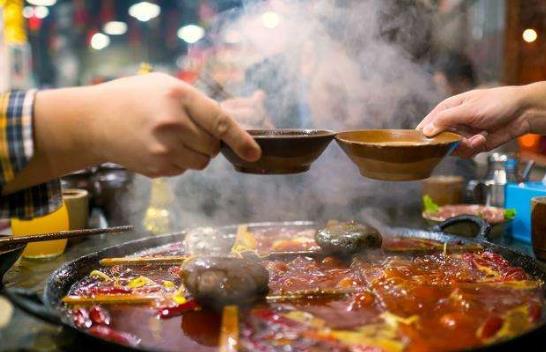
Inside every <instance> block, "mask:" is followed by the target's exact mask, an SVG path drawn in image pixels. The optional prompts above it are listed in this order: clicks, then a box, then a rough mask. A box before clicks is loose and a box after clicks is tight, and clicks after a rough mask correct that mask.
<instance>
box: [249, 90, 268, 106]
mask: <svg viewBox="0 0 546 352" xmlns="http://www.w3.org/2000/svg"><path fill="white" fill-rule="evenodd" d="M265 97H266V94H265V92H264V91H263V90H261V89H259V90H257V91H255V92H254V93H253V94H252V100H254V103H258V104H261V103H263V101H264V100H265Z"/></svg>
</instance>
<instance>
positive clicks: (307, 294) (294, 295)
mask: <svg viewBox="0 0 546 352" xmlns="http://www.w3.org/2000/svg"><path fill="white" fill-rule="evenodd" d="M358 291H359V290H358V289H357V288H346V289H330V288H327V289H320V288H318V289H310V290H299V291H292V292H286V293H284V292H281V293H279V294H277V295H268V296H266V297H265V300H266V301H267V302H268V303H280V302H289V301H298V300H301V299H320V298H338V297H343V296H345V295H350V294H353V293H356V292H358Z"/></svg>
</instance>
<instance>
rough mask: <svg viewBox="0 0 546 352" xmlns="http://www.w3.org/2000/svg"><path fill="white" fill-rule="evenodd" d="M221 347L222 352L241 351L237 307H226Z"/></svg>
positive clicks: (223, 315)
mask: <svg viewBox="0 0 546 352" xmlns="http://www.w3.org/2000/svg"><path fill="white" fill-rule="evenodd" d="M219 345H220V348H219V351H220V352H236V351H238V350H239V308H238V307H237V306H225V307H224V311H223V313H222V327H221V328H220V344H219Z"/></svg>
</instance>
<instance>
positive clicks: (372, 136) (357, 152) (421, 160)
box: [336, 130, 462, 181]
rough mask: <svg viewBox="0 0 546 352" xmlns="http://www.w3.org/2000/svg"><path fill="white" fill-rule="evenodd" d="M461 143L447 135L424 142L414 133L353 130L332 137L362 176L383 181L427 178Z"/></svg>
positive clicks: (424, 139) (440, 135) (425, 139)
mask: <svg viewBox="0 0 546 352" xmlns="http://www.w3.org/2000/svg"><path fill="white" fill-rule="evenodd" d="M461 139H462V137H461V136H459V135H458V134H455V133H451V132H442V133H440V134H438V135H436V136H434V137H432V138H428V137H426V136H425V135H423V134H422V133H421V132H420V131H417V130H354V131H346V132H340V133H338V134H337V135H336V141H337V143H338V144H339V145H340V146H341V148H342V149H343V151H344V152H345V153H346V154H347V156H349V158H350V159H351V160H352V161H353V162H354V163H355V164H356V166H357V167H358V168H359V170H360V173H361V174H362V176H365V177H369V178H373V179H376V180H385V181H412V180H421V179H425V178H427V177H429V176H430V175H431V173H432V170H434V168H435V167H436V166H437V165H438V164H439V163H440V161H441V160H442V159H443V158H444V157H445V156H447V155H449V154H450V153H451V152H452V151H453V150H454V149H455V148H456V147H457V145H458V143H459V142H460V141H461Z"/></svg>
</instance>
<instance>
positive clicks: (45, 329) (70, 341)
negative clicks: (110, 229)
mask: <svg viewBox="0 0 546 352" xmlns="http://www.w3.org/2000/svg"><path fill="white" fill-rule="evenodd" d="M146 235H147V234H145V233H141V232H139V233H137V232H129V233H124V234H116V235H99V236H93V237H91V238H87V239H85V240H84V241H82V242H80V243H77V244H74V245H70V246H69V247H68V248H67V251H66V252H65V253H64V254H63V255H61V256H59V257H56V258H53V259H51V260H47V261H44V260H40V261H36V260H28V259H20V260H19V261H18V262H17V263H16V264H15V265H14V267H13V268H12V269H11V270H10V271H9V272H8V273H7V274H6V276H5V277H4V283H5V285H6V286H7V287H22V288H28V289H32V290H35V291H36V292H38V293H40V294H41V291H42V289H43V286H44V283H45V279H46V278H47V276H48V275H49V273H51V272H52V271H53V270H54V269H55V268H57V267H58V266H60V265H61V264H63V263H64V262H66V261H70V260H73V259H75V258H78V257H80V256H82V255H84V254H89V253H92V252H94V251H97V250H100V249H102V248H106V247H109V246H112V245H115V244H118V243H122V242H126V241H129V240H132V239H135V238H138V237H144V236H146ZM502 241H503V242H504V243H505V244H509V245H510V246H511V247H512V248H514V249H516V250H518V251H521V252H524V253H526V254H530V255H532V251H531V248H530V246H529V245H527V244H524V243H520V242H512V241H511V240H509V239H506V240H502ZM544 268H545V270H546V264H544ZM76 344H77V342H75V339H74V336H73V335H71V334H69V333H66V332H65V331H63V330H62V328H59V327H55V326H52V325H49V324H47V323H44V322H42V321H40V320H38V319H35V318H33V317H31V316H29V315H27V314H25V313H24V312H22V311H20V310H19V309H17V308H14V312H13V316H12V319H11V321H10V323H9V325H7V326H6V327H5V328H4V329H0V352H6V351H40V352H41V351H44V352H46V351H47V352H49V351H72V350H80V348H79V346H77V347H74V346H76Z"/></svg>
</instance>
